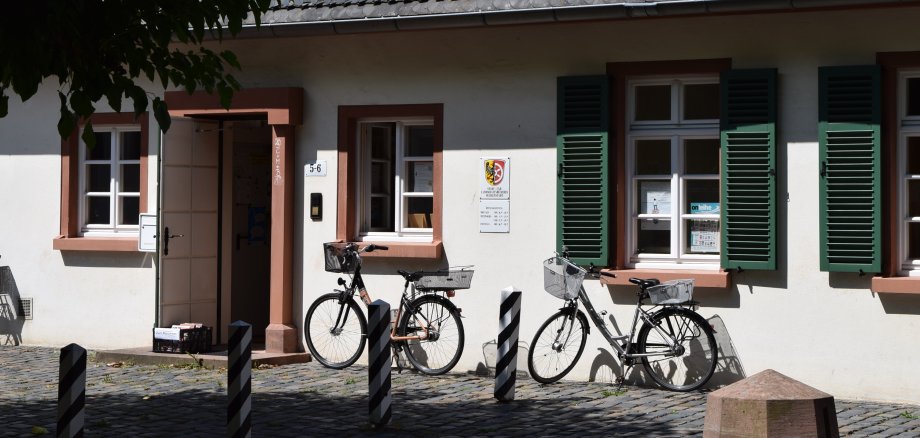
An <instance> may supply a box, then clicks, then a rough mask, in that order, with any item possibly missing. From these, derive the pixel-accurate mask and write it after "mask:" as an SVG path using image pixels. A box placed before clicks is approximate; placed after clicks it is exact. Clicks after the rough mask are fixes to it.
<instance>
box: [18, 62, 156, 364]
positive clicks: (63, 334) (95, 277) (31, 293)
mask: <svg viewBox="0 0 920 438" xmlns="http://www.w3.org/2000/svg"><path fill="white" fill-rule="evenodd" d="M56 84H57V81H56V80H55V81H48V82H46V84H45V86H43V87H42V88H41V89H40V91H39V93H38V94H36V95H35V96H34V97H32V98H31V99H30V100H29V101H28V102H26V103H22V102H21V100H20V99H19V98H18V97H17V96H13V97H11V98H10V111H9V115H8V116H7V117H5V118H2V119H0V266H9V270H10V272H11V273H12V276H13V280H14V281H15V283H16V288H17V289H18V292H19V296H20V297H22V298H32V299H33V312H32V313H33V319H32V320H31V321H25V322H24V323H23V324H22V325H21V333H20V334H19V335H21V340H22V342H23V343H26V344H33V345H48V346H58V347H60V346H64V345H67V344H70V343H71V342H76V343H79V344H80V345H83V346H84V347H86V348H117V347H136V346H138V345H146V344H149V343H150V333H151V332H150V330H151V328H152V327H153V320H154V299H155V298H154V290H155V287H154V285H155V270H154V268H153V266H154V265H153V257H152V255H150V254H147V253H143V254H142V253H136V252H125V253H117V252H86V251H63V252H62V251H56V250H53V249H52V239H53V238H54V237H55V236H57V235H58V234H60V211H61V140H60V136H59V135H58V133H57V121H58V118H59V116H60V114H59V112H58V108H59V105H60V103H59V100H58V97H57V93H56V90H57V89H56V87H55V86H56ZM125 108H130V102H127V103H126V106H125ZM99 111H100V112H105V111H111V110H110V109H108V107H104V106H103V107H101V108H100V109H99ZM151 126H156V125H155V123H151ZM149 144H150V149H151V150H150V153H151V159H150V169H151V171H150V172H148V186H149V187H150V188H151V191H150V195H149V196H148V205H147V207H146V208H147V209H146V211H149V212H153V211H155V207H156V189H155V187H156V150H157V149H156V147H157V144H159V136H158V133H157V131H156V129H155V128H153V129H151V130H150V138H149ZM142 210H143V207H142ZM6 340H7V337H6V336H5V335H3V334H0V342H5V341H6ZM10 340H12V338H10Z"/></svg>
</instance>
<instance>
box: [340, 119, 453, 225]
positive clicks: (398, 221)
mask: <svg viewBox="0 0 920 438" xmlns="http://www.w3.org/2000/svg"><path fill="white" fill-rule="evenodd" d="M382 123H393V124H394V129H395V135H394V137H395V139H394V143H393V149H394V151H393V160H394V161H395V164H394V167H393V168H394V172H393V175H392V177H393V187H394V190H393V192H394V193H393V195H392V198H393V199H392V204H391V209H390V211H391V213H392V214H393V218H392V220H393V223H394V226H393V229H394V231H368V230H367V229H366V227H365V226H364V224H365V223H367V224H370V214H371V212H370V204H369V202H368V199H369V198H370V197H371V178H370V175H371V163H372V160H371V153H370V143H369V141H368V139H369V136H368V135H367V130H369V129H370V127H372V126H373V125H375V124H382ZM357 125H358V136H357V138H358V139H359V145H358V163H359V168H360V170H359V172H358V175H359V177H358V178H359V183H358V184H359V190H358V193H359V196H358V199H357V200H356V201H355V202H357V203H358V214H357V220H358V223H357V224H356V225H357V228H356V229H357V230H358V233H359V234H358V238H359V240H361V241H365V242H375V241H376V242H384V241H404V242H431V241H432V240H433V228H431V227H429V228H410V227H408V226H405V225H404V224H405V223H406V219H407V214H408V204H409V203H408V201H407V199H408V198H413V197H416V198H431V200H432V203H433V202H434V192H433V191H430V192H411V191H409V190H408V188H409V187H408V177H407V175H405V173H406V172H407V170H408V164H409V163H424V162H428V163H431V166H432V178H437V176H436V175H434V174H433V171H434V154H432V155H431V156H427V157H425V156H405V151H406V145H407V141H408V138H407V136H406V131H407V130H408V128H409V127H412V126H431V127H433V126H434V119H431V118H408V119H406V118H373V119H361V120H359V121H358V124H357Z"/></svg>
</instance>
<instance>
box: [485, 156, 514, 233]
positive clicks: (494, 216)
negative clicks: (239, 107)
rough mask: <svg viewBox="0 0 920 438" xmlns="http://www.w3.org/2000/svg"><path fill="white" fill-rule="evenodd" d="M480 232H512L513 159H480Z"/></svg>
mask: <svg viewBox="0 0 920 438" xmlns="http://www.w3.org/2000/svg"><path fill="white" fill-rule="evenodd" d="M477 174H478V175H479V232H480V233H510V232H511V159H510V158H508V157H500V158H487V157H483V158H480V159H479V172H477Z"/></svg>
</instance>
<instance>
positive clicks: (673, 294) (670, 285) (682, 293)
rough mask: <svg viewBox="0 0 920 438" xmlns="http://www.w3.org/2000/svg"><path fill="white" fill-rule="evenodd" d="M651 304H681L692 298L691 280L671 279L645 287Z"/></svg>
mask: <svg viewBox="0 0 920 438" xmlns="http://www.w3.org/2000/svg"><path fill="white" fill-rule="evenodd" d="M646 292H648V298H649V300H650V301H651V302H652V304H658V305H667V304H683V303H686V302H687V301H690V300H691V299H693V280H692V279H688V280H671V281H666V282H664V283H661V284H659V285H657V286H652V287H650V288H648V289H646Z"/></svg>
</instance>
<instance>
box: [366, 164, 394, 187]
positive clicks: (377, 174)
mask: <svg viewBox="0 0 920 438" xmlns="http://www.w3.org/2000/svg"><path fill="white" fill-rule="evenodd" d="M392 186H393V178H392V177H391V175H390V163H379V162H377V163H371V193H374V194H386V195H389V194H392V192H393V190H392Z"/></svg>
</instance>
